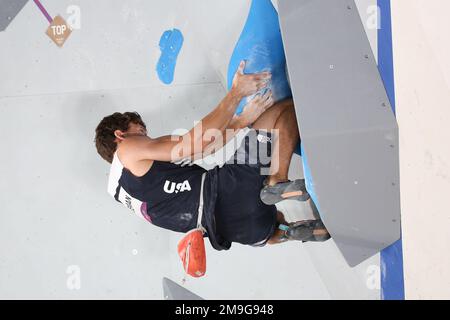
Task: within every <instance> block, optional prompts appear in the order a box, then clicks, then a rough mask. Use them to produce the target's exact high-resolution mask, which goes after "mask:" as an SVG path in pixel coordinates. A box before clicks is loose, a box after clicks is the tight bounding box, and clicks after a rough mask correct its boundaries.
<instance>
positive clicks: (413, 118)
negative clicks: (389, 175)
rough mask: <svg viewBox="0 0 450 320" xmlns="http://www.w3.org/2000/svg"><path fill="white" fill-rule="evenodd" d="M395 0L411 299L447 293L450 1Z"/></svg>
mask: <svg viewBox="0 0 450 320" xmlns="http://www.w3.org/2000/svg"><path fill="white" fill-rule="evenodd" d="M391 2H392V18H393V36H394V61H395V89H396V98H397V118H398V122H399V127H400V161H401V168H400V178H401V180H400V181H401V203H402V229H403V250H404V270H405V291H406V292H405V294H406V298H408V299H449V298H450V274H449V272H448V270H449V266H450V233H449V232H448V230H449V229H450V201H449V193H450V143H449V141H450V126H449V123H450V61H449V57H450V41H449V39H450V35H449V33H450V20H449V19H448V13H449V12H450V2H449V1H447V0H432V1H426V0H395V1H391Z"/></svg>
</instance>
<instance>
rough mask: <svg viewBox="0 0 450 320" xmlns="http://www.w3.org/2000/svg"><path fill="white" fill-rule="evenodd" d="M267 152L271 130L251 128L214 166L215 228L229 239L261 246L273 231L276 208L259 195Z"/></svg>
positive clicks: (263, 177)
mask: <svg viewBox="0 0 450 320" xmlns="http://www.w3.org/2000/svg"><path fill="white" fill-rule="evenodd" d="M255 152H256V153H255ZM270 156H271V134H270V133H269V132H266V131H257V130H250V131H249V133H248V134H247V136H246V137H245V139H244V141H243V143H242V145H241V146H240V147H239V148H238V150H237V151H236V153H235V155H234V158H232V159H231V160H230V161H228V162H227V164H225V165H224V166H223V167H222V168H220V169H218V170H217V182H218V188H217V191H218V192H217V199H216V205H215V210H214V211H215V220H216V232H217V233H218V234H219V235H220V236H221V237H223V238H224V239H226V240H227V241H229V242H238V243H241V244H246V245H253V246H264V245H265V244H266V243H267V241H268V240H269V238H270V237H271V236H272V234H273V232H274V231H275V228H276V225H277V220H276V218H277V208H276V206H275V205H270V206H269V205H266V204H264V203H263V202H262V201H261V199H260V191H261V189H262V187H263V182H264V180H265V179H266V177H267V174H268V168H269V167H270ZM242 162H244V163H242Z"/></svg>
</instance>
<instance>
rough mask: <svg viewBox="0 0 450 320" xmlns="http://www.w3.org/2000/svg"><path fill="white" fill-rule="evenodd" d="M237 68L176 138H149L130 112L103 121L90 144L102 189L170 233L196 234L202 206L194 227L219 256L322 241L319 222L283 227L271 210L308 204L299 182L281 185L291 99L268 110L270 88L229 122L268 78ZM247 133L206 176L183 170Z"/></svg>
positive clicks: (293, 137) (293, 126) (293, 140)
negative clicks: (227, 86)
mask: <svg viewBox="0 0 450 320" xmlns="http://www.w3.org/2000/svg"><path fill="white" fill-rule="evenodd" d="M244 68H245V62H244V61H243V62H241V64H240V65H239V68H238V70H237V72H236V74H235V76H234V78H233V85H232V88H231V90H230V91H229V92H228V94H227V95H226V96H225V98H224V99H223V100H222V101H221V102H220V103H219V105H218V106H217V107H216V108H215V109H214V110H213V111H212V112H210V113H209V114H208V115H207V116H206V117H204V118H203V119H202V121H200V122H199V123H198V124H197V125H196V126H194V128H192V129H191V130H190V131H189V132H188V133H186V134H184V135H182V136H174V135H171V136H162V137H159V138H150V137H149V136H147V129H146V126H145V124H144V122H143V121H142V119H141V117H140V116H139V115H138V114H137V113H132V112H125V113H114V114H112V115H110V116H107V117H105V118H103V120H102V121H101V122H100V124H99V125H98V127H97V128H96V135H95V143H96V147H97V151H98V153H99V154H100V155H101V156H102V158H104V159H105V160H106V161H108V162H109V163H111V164H112V165H111V171H110V177H109V185H108V191H109V193H110V194H111V195H112V196H113V197H114V198H115V199H116V200H117V201H119V202H121V203H122V204H124V205H125V206H127V207H128V208H129V209H130V210H131V211H132V212H134V213H135V214H137V215H139V216H142V217H144V218H145V219H146V220H148V221H150V222H151V223H153V224H154V225H157V226H159V227H162V228H165V229H169V230H173V231H177V232H187V231H189V230H192V229H194V228H196V226H197V217H198V209H199V205H200V203H202V205H203V217H202V225H203V226H204V228H205V229H206V235H207V236H208V238H209V240H210V242H211V245H212V246H213V247H214V248H215V249H216V250H227V249H229V248H230V246H231V243H232V242H238V243H241V244H247V245H252V246H264V245H265V244H277V243H281V242H284V241H287V240H300V241H325V240H327V239H329V238H330V235H329V233H328V231H327V230H326V228H325V226H324V225H323V223H322V222H321V221H320V220H307V221H299V222H295V223H290V224H288V223H287V222H286V221H285V219H284V216H283V214H282V213H281V212H279V211H277V208H276V206H275V203H277V202H278V201H281V200H283V199H297V200H303V201H304V200H307V199H308V198H309V195H308V193H307V192H306V189H305V186H304V181H303V180H296V181H289V180H288V169H289V164H290V161H291V157H292V154H293V152H294V149H295V146H296V144H297V143H298V141H299V134H298V128H297V121H296V117H295V110H294V106H293V102H292V100H291V99H289V100H285V101H281V102H279V103H276V104H274V103H273V100H272V95H271V92H270V90H265V93H263V94H260V95H256V96H255V98H253V100H251V101H250V102H249V103H248V104H247V106H246V107H245V109H244V111H243V113H241V114H240V115H239V116H236V115H235V112H236V108H237V106H238V105H239V102H240V101H241V100H242V99H243V98H244V97H248V96H250V95H253V94H255V93H257V92H261V90H264V89H265V88H266V87H267V85H268V84H269V82H270V78H271V75H270V74H269V73H267V72H265V73H260V74H244V72H243V70H244ZM263 92H264V91H263ZM249 127H250V128H251V129H250V130H249V131H248V133H247V136H246V137H245V138H249V139H244V141H245V142H244V143H242V145H241V147H239V148H238V150H237V151H236V153H235V154H234V157H233V159H231V161H228V162H227V163H226V164H225V165H223V166H222V167H215V168H214V169H212V170H209V171H206V170H205V169H203V168H201V167H199V166H197V165H193V164H190V165H185V164H186V163H185V160H186V159H195V158H198V157H199V155H200V157H202V156H204V155H205V154H207V153H208V150H211V148H212V147H211V146H217V145H223V144H224V143H226V141H227V140H228V139H229V137H227V135H226V134H225V133H226V132H228V131H229V130H231V129H233V130H241V129H244V128H249ZM247 130H248V129H247ZM251 137H254V139H251ZM213 149H216V147H214V148H213ZM251 150H257V152H256V153H255V152H252V151H251ZM261 150H267V151H268V152H269V153H271V162H269V163H268V162H264V161H260V158H261ZM239 159H241V160H243V161H239ZM255 159H256V161H255ZM233 161H234V162H233ZM267 167H269V168H267ZM265 168H267V169H268V172H267V173H263V172H264V171H263V170H262V169H265ZM202 186H203V187H202ZM200 198H201V199H200ZM200 200H202V201H200ZM200 208H201V206H200Z"/></svg>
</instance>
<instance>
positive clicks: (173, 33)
mask: <svg viewBox="0 0 450 320" xmlns="http://www.w3.org/2000/svg"><path fill="white" fill-rule="evenodd" d="M182 46H183V35H182V34H181V31H180V30H178V29H173V30H167V31H165V32H164V33H163V34H162V36H161V39H160V40H159V48H160V50H161V57H160V58H159V60H158V64H157V65H156V72H157V73H158V77H159V80H161V81H162V82H163V83H164V84H171V83H172V81H173V77H174V73H175V65H176V64H177V58H178V54H179V53H180V50H181V47H182Z"/></svg>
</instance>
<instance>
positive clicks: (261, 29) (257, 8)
mask: <svg viewBox="0 0 450 320" xmlns="http://www.w3.org/2000/svg"><path fill="white" fill-rule="evenodd" d="M242 60H246V66H245V70H244V73H259V72H263V71H270V72H271V73H272V80H271V83H270V84H269V86H268V87H269V88H270V89H271V90H272V94H273V98H274V101H275V102H277V101H280V100H283V99H285V98H288V97H291V96H292V93H291V89H290V86H289V82H288V79H287V71H286V57H285V55H284V47H283V41H282V38H281V31H280V24H279V21H278V13H277V11H276V10H275V8H274V7H273V5H272V2H271V1H270V0H253V1H252V4H251V7H250V12H249V14H248V17H247V21H246V23H245V26H244V29H243V30H242V33H241V36H240V37H239V40H238V42H237V44H236V47H235V48H234V51H233V54H232V56H231V60H230V63H229V65H228V75H227V77H228V90H230V89H231V85H232V82H233V77H234V75H235V73H236V71H237V69H238V66H239V63H240V62H241V61H242ZM249 98H251V97H249ZM246 102H247V99H243V100H242V101H241V103H240V104H239V106H238V108H237V110H236V114H238V115H239V114H241V113H242V110H243V109H244V107H245V104H246Z"/></svg>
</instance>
